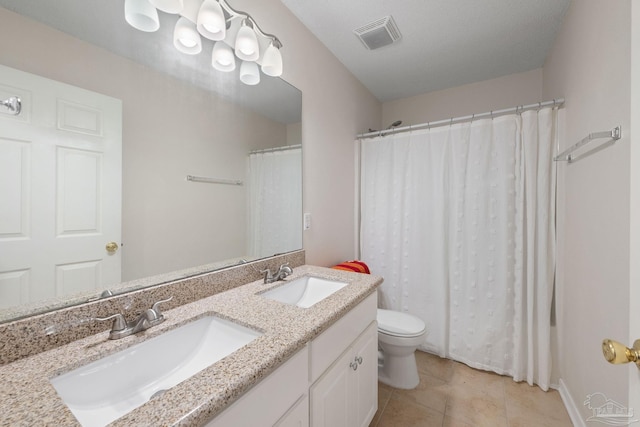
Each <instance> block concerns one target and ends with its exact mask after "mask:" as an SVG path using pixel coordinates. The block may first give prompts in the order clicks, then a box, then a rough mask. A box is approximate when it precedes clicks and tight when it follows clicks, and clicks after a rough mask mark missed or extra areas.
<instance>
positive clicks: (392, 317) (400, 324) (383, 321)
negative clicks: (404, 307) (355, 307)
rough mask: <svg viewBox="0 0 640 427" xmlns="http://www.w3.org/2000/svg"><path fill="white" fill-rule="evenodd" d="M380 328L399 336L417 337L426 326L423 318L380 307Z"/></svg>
mask: <svg viewBox="0 0 640 427" xmlns="http://www.w3.org/2000/svg"><path fill="white" fill-rule="evenodd" d="M377 318H378V319H377V320H378V330H379V331H380V332H382V333H386V334H389V335H395V336H399V337H416V336H418V335H421V334H423V333H424V330H425V328H426V326H425V324H424V322H423V321H422V319H419V318H417V317H416V316H413V315H411V314H408V313H401V312H399V311H394V310H384V309H382V308H379V309H378V316H377Z"/></svg>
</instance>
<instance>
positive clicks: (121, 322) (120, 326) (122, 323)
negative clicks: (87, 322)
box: [92, 313, 127, 332]
mask: <svg viewBox="0 0 640 427" xmlns="http://www.w3.org/2000/svg"><path fill="white" fill-rule="evenodd" d="M111 319H113V325H112V326H111V331H113V332H119V331H124V330H125V329H127V320H126V319H125V318H124V316H123V315H122V314H120V313H116V314H112V315H111V316H108V317H92V320H99V321H101V322H102V321H104V320H111Z"/></svg>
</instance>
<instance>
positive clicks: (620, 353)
mask: <svg viewBox="0 0 640 427" xmlns="http://www.w3.org/2000/svg"><path fill="white" fill-rule="evenodd" d="M602 354H603V355H604V358H605V359H607V362H609V363H613V364H616V365H617V364H620V363H629V362H635V363H636V365H638V368H639V369H640V340H635V342H634V343H633V347H632V348H629V347H626V346H625V345H623V344H620V343H619V342H617V341H613V340H610V339H606V340H604V341H602Z"/></svg>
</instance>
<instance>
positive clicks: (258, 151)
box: [249, 144, 302, 154]
mask: <svg viewBox="0 0 640 427" xmlns="http://www.w3.org/2000/svg"><path fill="white" fill-rule="evenodd" d="M296 148H302V144H298V145H285V146H282V147H274V148H264V149H262V150H253V151H249V154H259V153H272V152H274V151H287V150H295V149H296Z"/></svg>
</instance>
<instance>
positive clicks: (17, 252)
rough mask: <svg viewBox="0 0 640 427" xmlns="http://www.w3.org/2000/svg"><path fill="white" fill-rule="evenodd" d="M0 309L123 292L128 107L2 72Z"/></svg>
mask: <svg viewBox="0 0 640 427" xmlns="http://www.w3.org/2000/svg"><path fill="white" fill-rule="evenodd" d="M10 96H19V97H20V98H21V100H22V112H21V113H20V114H19V115H13V114H12V113H11V111H9V110H7V109H5V108H0V308H7V307H12V306H16V305H20V304H24V303H31V302H37V301H42V300H46V299H50V298H54V297H62V296H66V295H70V294H75V293H78V292H86V291H90V290H95V289H100V288H103V287H105V286H107V285H110V284H113V283H118V282H120V277H121V276H120V266H121V254H120V251H119V250H118V251H116V252H115V253H112V252H109V251H107V249H106V244H107V243H108V242H116V243H117V244H118V246H119V245H120V237H121V218H120V217H121V191H122V178H121V176H122V103H121V101H120V100H117V99H114V98H110V97H107V96H104V95H100V94H97V93H94V92H90V91H87V90H84V89H80V88H77V87H74V86H70V85H66V84H63V83H59V82H56V81H53V80H49V79H45V78H42V77H39V76H36V75H33V74H29V73H24V72H21V71H18V70H15V69H12V68H8V67H3V66H0V98H1V99H6V98H8V97H10Z"/></svg>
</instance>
